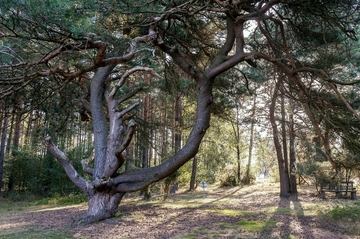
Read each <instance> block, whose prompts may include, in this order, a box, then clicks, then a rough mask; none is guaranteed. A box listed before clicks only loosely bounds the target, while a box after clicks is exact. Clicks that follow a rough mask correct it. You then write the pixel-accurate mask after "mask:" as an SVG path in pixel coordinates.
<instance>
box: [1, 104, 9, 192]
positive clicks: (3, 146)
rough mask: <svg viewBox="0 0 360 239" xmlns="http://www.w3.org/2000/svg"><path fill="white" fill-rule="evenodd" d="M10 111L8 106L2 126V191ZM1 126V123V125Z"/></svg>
mask: <svg viewBox="0 0 360 239" xmlns="http://www.w3.org/2000/svg"><path fill="white" fill-rule="evenodd" d="M8 113H9V109H8V108H7V107H6V108H5V112H4V114H3V117H4V118H3V125H2V128H1V144H0V193H1V189H2V186H3V181H2V180H3V175H4V159H5V148H6V136H7V127H8V121H9V119H8ZM0 126H1V125H0Z"/></svg>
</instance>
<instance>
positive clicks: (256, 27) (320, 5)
mask: <svg viewBox="0 0 360 239" xmlns="http://www.w3.org/2000/svg"><path fill="white" fill-rule="evenodd" d="M359 7H360V2H359V1H354V0H353V1H344V0H343V1H340V0H339V1H337V0H333V1H320V0H319V1H297V0H267V1H264V0H229V1H227V0H210V1H197V0H188V1H186V0H169V1H167V0H163V1H162V0H160V1H157V0H153V1H149V0H142V1H136V2H135V1H127V0H123V1H112V0H108V1H92V2H91V1H90V2H89V1H83V0H79V1H67V0H57V1H56V0H49V1H40V0H34V1H26V0H22V1H15V0H4V1H3V2H2V5H1V6H0V92H1V95H0V116H1V117H0V129H1V136H2V140H1V151H0V182H1V184H0V186H1V188H3V190H8V191H11V190H25V191H26V190H32V191H33V192H36V193H40V194H50V195H51V194H54V193H55V192H59V191H61V192H64V193H66V192H70V191H72V190H75V189H74V186H71V185H72V184H64V183H63V182H68V181H66V180H67V179H66V177H68V178H69V179H70V180H71V182H72V183H73V184H74V185H75V186H76V188H77V189H78V190H80V191H81V192H82V193H84V194H85V195H86V196H87V199H88V202H89V204H88V205H89V208H88V213H87V215H86V216H85V217H84V218H83V219H82V221H83V222H87V223H88V222H94V221H98V220H102V219H105V218H108V217H111V216H114V214H115V212H116V210H117V209H118V205H119V203H120V201H121V199H122V197H123V196H124V194H125V193H127V192H132V191H139V190H142V192H143V193H144V194H145V195H146V196H150V191H151V190H150V185H154V184H156V183H158V182H161V183H163V184H162V185H163V186H162V187H163V189H164V190H165V191H168V190H169V187H170V186H171V185H172V184H174V183H176V182H179V181H181V182H182V183H185V182H186V183H190V189H194V185H195V184H196V182H199V181H201V180H207V181H211V182H216V181H220V182H221V183H222V184H224V185H225V184H226V185H228V184H231V185H237V184H239V183H243V184H249V183H251V182H252V181H253V180H254V178H255V176H256V175H259V174H262V175H268V174H269V172H270V171H271V174H272V175H273V176H274V177H276V178H277V179H278V180H279V181H280V185H281V187H280V196H288V195H289V193H296V184H297V181H300V179H303V180H308V181H314V182H316V183H319V182H320V181H321V180H322V179H326V180H344V179H346V180H349V179H350V178H351V177H355V176H358V170H359V169H360V151H359V150H360V145H359V142H358V140H357V139H358V138H359V136H360V135H359V133H360V127H359V125H360V124H359V121H360V116H359V113H358V112H359V102H360V98H359V94H358V93H359V83H360V74H359V71H360V65H359V64H360V50H359V49H360V48H359V41H358V35H359V24H358V23H359V20H360V18H359V17H360V16H359V13H360V11H359V10H360V9H359ZM55 159H56V160H55ZM191 163H192V164H191ZM275 165H276V166H277V167H275ZM197 168H198V170H196V169H197ZM1 179H2V180H1ZM320 179H321V180H320ZM161 180H162V181H161ZM326 180H325V181H326Z"/></svg>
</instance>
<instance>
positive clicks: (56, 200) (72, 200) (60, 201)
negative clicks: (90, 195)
mask: <svg viewBox="0 0 360 239" xmlns="http://www.w3.org/2000/svg"><path fill="white" fill-rule="evenodd" d="M84 202H87V198H86V196H85V194H69V195H68V196H55V197H52V198H43V199H40V200H37V201H34V202H31V203H30V205H33V206H36V205H71V204H79V203H84Z"/></svg>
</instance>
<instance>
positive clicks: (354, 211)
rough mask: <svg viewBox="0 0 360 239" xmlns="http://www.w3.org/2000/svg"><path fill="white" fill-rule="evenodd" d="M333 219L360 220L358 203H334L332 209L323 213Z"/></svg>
mask: <svg viewBox="0 0 360 239" xmlns="http://www.w3.org/2000/svg"><path fill="white" fill-rule="evenodd" d="M325 214H326V215H327V216H330V217H331V218H332V219H334V220H335V221H339V220H347V221H351V222H357V221H360V205H357V204H356V205H354V206H352V205H345V206H339V205H336V206H335V207H334V208H333V209H331V210H330V211H328V212H326V213H325Z"/></svg>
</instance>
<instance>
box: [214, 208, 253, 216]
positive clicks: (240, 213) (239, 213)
mask: <svg viewBox="0 0 360 239" xmlns="http://www.w3.org/2000/svg"><path fill="white" fill-rule="evenodd" d="M208 211H210V212H215V213H219V214H223V215H227V216H231V217H238V216H243V215H249V214H253V212H250V211H243V210H234V209H211V210H208Z"/></svg>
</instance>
